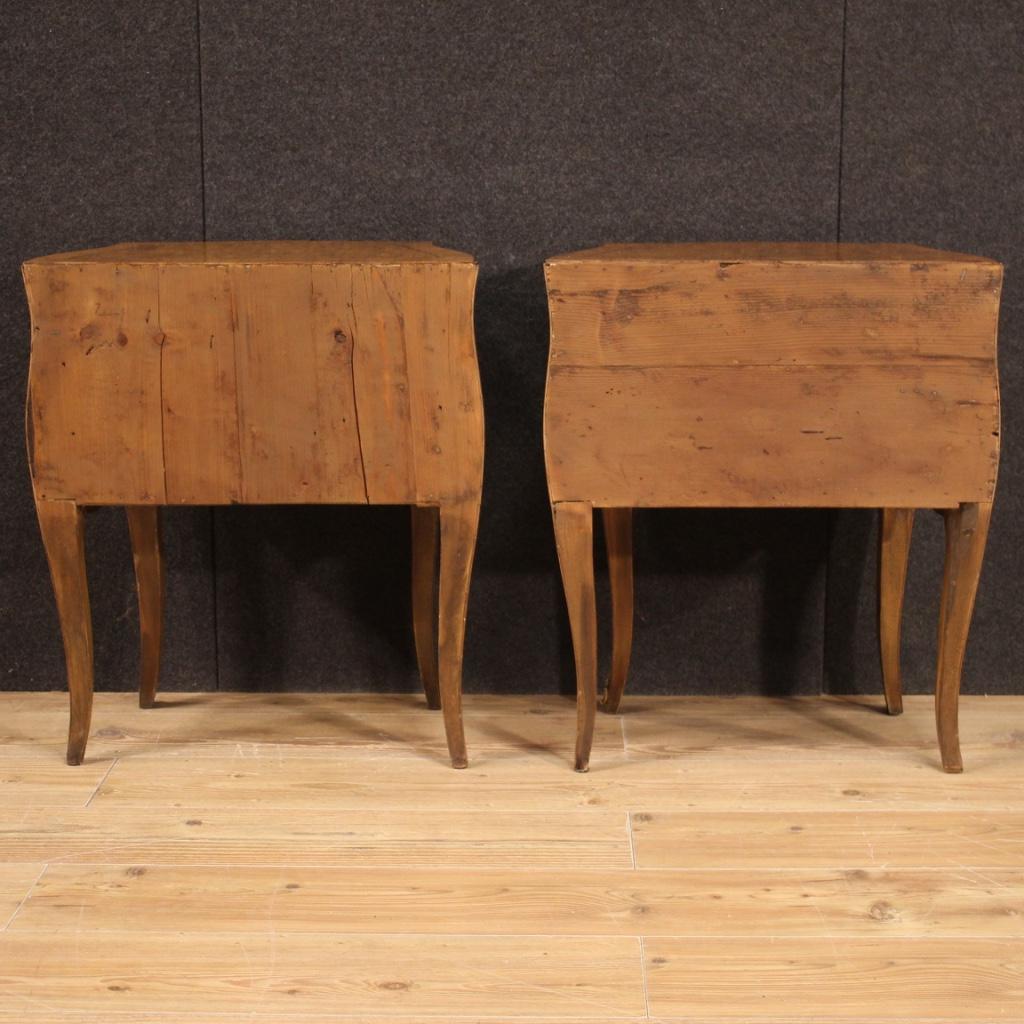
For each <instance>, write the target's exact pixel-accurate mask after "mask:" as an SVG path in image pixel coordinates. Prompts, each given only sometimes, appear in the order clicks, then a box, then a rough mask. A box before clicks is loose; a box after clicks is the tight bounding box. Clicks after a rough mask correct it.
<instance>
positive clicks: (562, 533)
mask: <svg viewBox="0 0 1024 1024" xmlns="http://www.w3.org/2000/svg"><path fill="white" fill-rule="evenodd" d="M552 515H553V517H554V521H555V543H556V545H557V546H558V564H559V565H560V566H561V569H562V585H563V587H564V589H565V603H566V606H567V607H568V610H569V627H570V629H571V630H572V646H573V652H574V654H575V656H576V771H578V772H585V771H586V770H587V768H588V767H589V765H590V749H591V747H592V746H593V743H594V717H595V713H596V709H597V609H596V603H595V600H594V510H593V507H592V506H591V505H590V504H589V503H588V502H584V501H559V502H556V503H555V504H554V505H552Z"/></svg>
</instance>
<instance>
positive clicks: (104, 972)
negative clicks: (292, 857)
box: [0, 931, 644, 1019]
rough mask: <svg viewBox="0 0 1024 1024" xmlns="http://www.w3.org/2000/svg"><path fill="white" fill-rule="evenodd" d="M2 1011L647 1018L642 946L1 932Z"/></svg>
mask: <svg viewBox="0 0 1024 1024" xmlns="http://www.w3.org/2000/svg"><path fill="white" fill-rule="evenodd" d="M0 958H2V962H3V964H4V971H3V974H2V976H0V1003H7V1004H11V1003H14V1002H20V1001H26V1002H30V1003H31V1002H32V1001H36V1002H39V1001H43V1000H45V1003H46V1006H47V1008H48V1009H50V1010H51V1011H56V1010H97V1009H108V1010H109V1009H112V1008H114V1007H116V1008H117V1009H118V1010H123V1011H131V1010H140V1009H146V1008H148V1007H152V1006H154V1005H161V1004H167V1003H170V1004H171V1005H172V1006H173V1007H174V1008H175V1009H176V1010H177V1011H178V1012H181V1011H183V1010H189V1011H192V1012H193V1013H201V1014H205V1015H207V1019H209V1015H211V1014H218V1013H221V1012H226V1013H237V1012H238V1011H239V1010H240V1009H245V1010H249V1011H253V1012H255V1011H258V1012H259V1013H261V1014H270V1015H274V1014H275V1013H276V1012H277V1011H278V1010H280V1011H282V1012H289V1011H293V1010H295V1009H296V1007H297V1006H301V1007H302V1009H303V1010H305V1011H306V1012H308V1013H318V1012H321V1011H322V1012H326V1013H330V1012H336V1011H337V1009H338V1006H339V1005H343V1006H344V1007H345V1008H346V1011H347V1012H348V1013H350V1014H359V1013H363V1014H381V1015H389V1014H390V1015H409V1014H424V1015H427V1014H431V1015H441V1016H448V1015H459V1014H474V1013H476V1014H483V1013H486V1012H488V1011H490V1010H493V1009H494V1008H495V1007H502V1006H513V1005H514V1006H515V1007H516V1009H517V1012H519V1013H521V1014H523V1015H527V1016H529V1015H531V1014H532V1015H543V1014H552V1015H576V1016H579V1015H580V1014H583V1013H594V1012H597V1013H602V1012H603V1013H605V1014H611V1015H612V1016H616V1015H621V1016H628V1015H631V1014H632V1015H640V1014H642V1013H643V1008H644V999H643V980H642V968H641V964H640V960H639V956H638V941H637V940H636V939H634V938H611V939H609V938H579V939H577V940H576V941H575V942H572V943H567V942H565V941H563V940H561V939H555V938H551V939H547V940H544V941H539V940H538V939H537V937H535V936H532V937H530V938H522V937H517V936H494V937H492V938H490V939H489V940H488V941H487V942H486V943H481V942H480V941H479V939H478V938H477V937H475V936H446V937H444V938H438V937H437V936H424V937H410V936H391V935H389V936H366V935H360V936H349V935H344V934H331V935H326V934H318V935H285V934H277V933H275V932H270V933H262V934H252V935H238V934H217V933H215V932H205V933H203V934H201V935H197V934H190V935H188V936H187V937H184V936H183V937H182V939H181V940H179V941H176V942H169V941H168V938H167V936H165V935H161V934H158V933H157V934H138V933H124V932H122V933H116V932H114V933H107V934H104V933H99V932H97V933H92V934H91V935H90V936H89V941H88V942H80V943H77V944H76V943H71V944H69V945H67V946H62V945H58V944H56V943H55V942H54V941H53V936H52V935H50V934H47V933H45V932H41V933H32V932H23V933H18V932H10V931H8V932H3V933H0Z"/></svg>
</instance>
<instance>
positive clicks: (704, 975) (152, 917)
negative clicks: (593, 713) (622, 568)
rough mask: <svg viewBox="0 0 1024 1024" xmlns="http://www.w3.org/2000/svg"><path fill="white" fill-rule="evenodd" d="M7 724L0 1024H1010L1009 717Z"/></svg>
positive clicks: (311, 702) (136, 713)
mask: <svg viewBox="0 0 1024 1024" xmlns="http://www.w3.org/2000/svg"><path fill="white" fill-rule="evenodd" d="M466 703H467V719H468V737H469V743H470V757H471V766H470V768H469V770H468V771H464V772H455V771H453V770H451V769H450V768H449V767H447V764H446V759H445V753H444V742H443V736H442V726H441V721H440V718H439V717H438V715H436V714H434V713H431V712H428V711H427V710H426V709H425V707H424V706H423V705H422V703H421V701H420V700H418V699H416V698H413V697H374V696H346V695H337V696H305V695H291V696H282V695H275V696H259V695H226V694H221V695H208V696H207V695H202V696H195V695H169V696H167V697H165V698H163V701H162V706H161V707H159V708H157V709H154V710H151V711H140V710H138V709H137V708H136V707H134V706H133V704H134V698H133V697H131V696H130V695H114V694H103V695H99V696H98V698H97V706H96V713H95V716H94V720H93V730H94V731H93V738H92V742H91V744H90V747H89V752H88V757H87V761H86V763H85V764H84V765H82V766H81V767H78V768H68V767H66V766H65V765H64V764H63V763H62V757H61V755H62V747H63V736H64V730H65V728H66V718H65V713H66V708H65V697H64V696H63V695H61V694H4V695H0V929H2V930H0V1020H3V1021H8V1020H10V1021H15V1020H16V1021H22V1022H25V1024H39V1022H41V1021H78V1022H90V1024H99V1022H101V1021H102V1022H104V1024H108V1022H116V1024H128V1022H132V1024H134V1022H147V1024H157V1022H159V1024H173V1022H177V1021H182V1022H184V1021H191V1022H198V1021H209V1022H215V1024H216V1022H219V1024H240V1022H242V1021H254V1020H255V1021H267V1022H269V1021H274V1022H282V1024H289V1022H292V1024H294V1022H299V1021H309V1022H326V1021H338V1022H342V1021H344V1022H346V1024H368V1022H370V1021H386V1020H393V1021H402V1022H404V1024H415V1022H417V1021H428V1020H429V1021H434V1022H436V1021H439V1020H444V1021H453V1022H457V1024H469V1022H473V1021H487V1022H489V1024H496V1022H501V1021H532V1022H535V1024H539V1022H542V1021H543V1022H554V1021H562V1022H568V1021H574V1022H583V1021H586V1022H591V1024H598V1022H602V1024H604V1022H609V1021H613V1020H616V1021H621V1020H645V1019H654V1020H663V1021H681V1020H686V1021H689V1022H707V1021H718V1020H723V1019H727V1020H732V1021H734V1022H737V1024H738V1022H740V1021H743V1022H748V1021H772V1022H781V1021H797V1020H799V1021H805V1022H810V1021H814V1022H824V1021H830V1020H844V1021H857V1022H860V1024H863V1022H867V1021H883V1020H884V1021H892V1020H899V1021H925V1020H927V1021H929V1022H931V1024H935V1022H937V1021H961V1020H964V1021H967V1020H970V1021H985V1022H992V1021H996V1020H999V1021H1018V1022H1022V1021H1024V698H1019V699H1015V698H975V699H968V700H965V701H964V708H963V714H962V719H963V721H962V732H963V743H964V753H965V759H966V765H967V771H966V773H965V774H964V775H962V776H949V775H943V774H942V773H941V772H940V771H939V770H938V767H937V764H938V760H937V752H936V748H935V738H934V730H933V723H932V713H931V704H930V701H927V700H924V699H921V698H911V699H910V700H909V701H908V705H909V708H908V711H907V713H906V714H905V715H904V716H903V717H902V718H896V719H889V718H887V717H886V716H885V715H884V714H881V713H880V712H879V710H878V707H879V705H880V700H874V701H859V702H858V701H844V700H839V699H801V700H794V701H788V702H784V701H768V700H760V699H737V700H721V701H716V700H707V699H692V698H691V699H687V698H675V699H640V698H635V697H634V698H631V697H628V695H627V698H626V701H625V710H624V713H623V714H622V715H621V716H619V717H615V718H612V717H608V716H600V717H599V720H598V733H597V740H596V743H595V748H594V758H593V767H592V770H591V772H590V773H589V774H588V775H577V774H575V773H574V772H573V771H572V770H571V768H570V763H569V759H570V752H571V749H572V742H573V732H574V718H575V715H574V710H573V706H572V705H571V704H570V703H569V702H568V701H565V700H560V699H556V698H543V697H540V698H508V697H505V698H502V697H491V698H487V697H469V698H467V702H466Z"/></svg>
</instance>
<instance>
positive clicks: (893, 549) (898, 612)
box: [878, 508, 914, 715]
mask: <svg viewBox="0 0 1024 1024" xmlns="http://www.w3.org/2000/svg"><path fill="white" fill-rule="evenodd" d="M913 528H914V510H913V509H912V508H883V509H882V517H881V524H880V526H879V532H878V642H879V647H880V650H881V655H882V682H883V684H884V686H885V706H886V708H887V709H888V712H889V714H890V715H898V714H901V713H902V711H903V681H902V678H901V676H900V628H901V626H902V623H903V594H904V591H905V590H906V586H907V563H908V561H909V558H910V535H911V532H912V530H913Z"/></svg>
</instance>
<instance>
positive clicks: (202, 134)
mask: <svg viewBox="0 0 1024 1024" xmlns="http://www.w3.org/2000/svg"><path fill="white" fill-rule="evenodd" d="M202 25H203V5H202V0H196V84H197V90H196V91H197V98H198V100H199V208H200V211H201V217H202V232H203V241H204V242H205V241H206V125H205V122H204V119H203V28H202ZM207 514H208V515H209V519H210V608H211V611H212V612H213V616H212V617H213V688H214V689H215V690H219V689H220V634H219V627H220V622H219V615H218V614H217V522H216V515H217V510H216V508H215V507H214V506H212V505H211V506H210V507H209V508H208V509H207Z"/></svg>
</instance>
